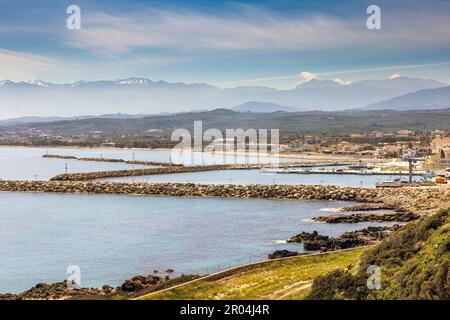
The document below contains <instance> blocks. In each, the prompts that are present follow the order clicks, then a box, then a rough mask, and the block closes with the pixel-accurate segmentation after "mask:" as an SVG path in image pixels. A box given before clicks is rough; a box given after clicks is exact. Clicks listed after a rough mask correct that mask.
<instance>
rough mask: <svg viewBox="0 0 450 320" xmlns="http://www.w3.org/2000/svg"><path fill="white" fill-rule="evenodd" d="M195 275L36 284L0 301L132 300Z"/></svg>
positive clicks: (4, 295)
mask: <svg viewBox="0 0 450 320" xmlns="http://www.w3.org/2000/svg"><path fill="white" fill-rule="evenodd" d="M197 277H198V276H195V275H181V276H179V277H176V278H170V277H169V276H168V275H166V276H164V277H160V276H155V275H152V274H150V275H138V276H134V277H132V278H130V279H127V280H125V281H124V282H123V283H122V285H121V286H119V287H116V288H114V287H111V286H109V285H103V286H102V287H101V288H79V289H75V288H69V287H68V283H67V280H64V281H62V282H56V283H52V284H46V283H38V284H36V285H35V286H34V287H32V288H31V289H28V290H26V291H24V292H21V293H17V294H15V293H6V294H0V300H72V299H97V300H109V299H118V298H133V297H135V296H137V295H141V294H145V293H149V292H152V291H156V290H161V289H164V288H166V287H168V286H172V285H175V284H177V283H181V282H186V281H190V280H193V279H195V278H197Z"/></svg>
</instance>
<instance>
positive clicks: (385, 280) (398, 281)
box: [307, 209, 450, 300]
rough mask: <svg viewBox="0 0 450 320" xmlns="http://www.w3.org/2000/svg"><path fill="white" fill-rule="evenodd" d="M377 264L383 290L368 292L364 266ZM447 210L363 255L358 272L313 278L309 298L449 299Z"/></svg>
mask: <svg viewBox="0 0 450 320" xmlns="http://www.w3.org/2000/svg"><path fill="white" fill-rule="evenodd" d="M370 265H377V266H379V267H380V268H381V289H380V290H368V289H367V285H366V280H367V277H368V276H367V274H366V270H367V268H368V266H370ZM449 269H450V209H447V210H446V211H442V212H440V213H438V214H436V215H434V216H431V217H429V218H426V219H425V220H422V221H419V222H417V223H410V224H408V225H407V226H405V227H404V228H402V229H401V230H400V231H399V232H397V233H394V234H393V235H392V236H391V237H390V238H388V239H387V240H385V241H383V242H382V243H381V244H380V245H378V246H376V247H375V248H373V249H370V250H368V251H367V252H366V253H365V254H364V255H363V256H362V258H361V262H360V266H359V269H358V271H357V272H356V273H355V274H354V273H352V272H351V271H348V270H343V269H341V270H335V271H333V272H331V273H329V274H327V275H325V276H320V277H318V278H317V279H315V280H314V282H313V286H312V290H311V292H310V294H309V295H308V296H307V298H308V299H446V300H448V299H450V271H449Z"/></svg>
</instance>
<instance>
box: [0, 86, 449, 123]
mask: <svg viewBox="0 0 450 320" xmlns="http://www.w3.org/2000/svg"><path fill="white" fill-rule="evenodd" d="M445 86H448V85H447V84H445V83H440V82H437V81H434V80H424V79H413V78H407V77H396V78H393V79H384V80H362V81H357V82H353V83H350V84H348V83H340V82H339V81H333V80H311V81H308V82H305V83H302V84H299V85H298V86H297V87H296V88H293V89H290V90H276V89H273V88H269V87H260V86H243V87H236V88H228V89H220V88H218V87H215V86H212V85H208V84H201V83H199V84H186V83H183V82H177V83H171V82H165V81H153V80H150V79H146V78H128V79H117V80H97V81H77V82H73V83H63V84H55V83H50V82H46V81H43V80H34V81H21V82H13V81H9V80H4V81H0V118H6V117H16V116H37V115H39V116H68V115H74V114H93V113H95V114H102V113H118V112H123V113H143V114H150V113H151V114H154V113H160V112H182V111H189V110H193V109H207V110H212V109H216V108H229V107H231V106H237V105H241V104H244V103H247V102H249V101H265V102H270V103H273V104H277V105H280V106H290V107H293V108H298V109H301V110H343V109H354V108H359V107H364V106H367V105H370V104H373V103H376V102H379V101H384V100H388V99H391V98H394V97H397V96H401V95H404V94H408V93H411V92H415V91H418V90H424V89H435V88H439V87H445Z"/></svg>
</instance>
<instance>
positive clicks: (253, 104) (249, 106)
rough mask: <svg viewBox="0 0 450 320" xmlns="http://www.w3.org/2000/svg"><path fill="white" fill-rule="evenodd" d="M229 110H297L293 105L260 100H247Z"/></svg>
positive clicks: (258, 111)
mask: <svg viewBox="0 0 450 320" xmlns="http://www.w3.org/2000/svg"><path fill="white" fill-rule="evenodd" d="M231 110H233V111H236V112H255V113H267V112H277V111H284V112H296V111H299V110H298V109H296V108H293V107H287V106H280V105H279V104H276V103H272V102H261V101H249V102H246V103H243V104H241V105H238V106H235V107H233V108H231Z"/></svg>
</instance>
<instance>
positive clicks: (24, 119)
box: [0, 113, 151, 126]
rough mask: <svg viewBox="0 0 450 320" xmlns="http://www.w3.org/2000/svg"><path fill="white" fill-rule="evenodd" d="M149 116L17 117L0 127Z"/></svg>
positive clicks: (117, 114) (121, 114)
mask: <svg viewBox="0 0 450 320" xmlns="http://www.w3.org/2000/svg"><path fill="white" fill-rule="evenodd" d="M148 116H151V115H149V114H123V113H116V114H102V115H98V116H74V117H17V118H9V119H4V120H0V126H2V125H3V126H5V125H6V126H9V125H16V124H24V123H47V122H56V121H73V120H84V119H94V118H102V119H137V118H144V117H148Z"/></svg>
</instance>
